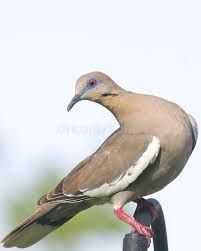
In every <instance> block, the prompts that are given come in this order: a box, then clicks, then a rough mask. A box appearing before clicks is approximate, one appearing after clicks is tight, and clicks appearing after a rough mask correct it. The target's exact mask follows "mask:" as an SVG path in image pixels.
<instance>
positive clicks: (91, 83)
mask: <svg viewBox="0 0 201 251" xmlns="http://www.w3.org/2000/svg"><path fill="white" fill-rule="evenodd" d="M88 85H89V86H90V87H95V86H96V80H95V79H90V80H89V83H88Z"/></svg>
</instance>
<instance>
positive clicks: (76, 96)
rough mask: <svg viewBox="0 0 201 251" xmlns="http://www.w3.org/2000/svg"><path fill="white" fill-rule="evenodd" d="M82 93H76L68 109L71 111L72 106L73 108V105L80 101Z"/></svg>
mask: <svg viewBox="0 0 201 251" xmlns="http://www.w3.org/2000/svg"><path fill="white" fill-rule="evenodd" d="M80 97H81V95H80V94H76V95H75V96H74V97H73V99H72V100H71V102H70V104H69V105H68V107H67V111H68V112H69V111H70V110H71V108H73V106H74V105H75V104H76V103H77V102H79V101H80Z"/></svg>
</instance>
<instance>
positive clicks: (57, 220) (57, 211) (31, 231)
mask: <svg viewBox="0 0 201 251" xmlns="http://www.w3.org/2000/svg"><path fill="white" fill-rule="evenodd" d="M89 207H90V205H89V204H88V203H87V202H82V203H62V204H57V205H53V204H45V205H43V206H41V207H39V209H38V210H37V211H36V212H35V213H34V214H33V215H31V216H30V217H29V218H28V219H26V220H25V221H24V222H22V223H21V224H20V225H18V226H17V227H16V228H15V229H14V230H13V231H11V232H10V233H9V234H8V235H7V236H6V237H5V238H4V239H3V240H2V241H1V242H2V243H3V246H4V247H6V248H10V247H18V248H26V247H29V246H31V245H33V244H34V243H36V242H38V241H40V240H41V239H42V238H44V237H45V236H46V235H48V234H49V233H51V232H52V231H54V230H55V229H57V228H58V227H60V226H61V225H63V224H64V223H65V222H67V221H68V220H70V219H71V218H72V217H73V216H75V215H76V214H78V213H79V212H80V211H82V210H85V209H87V208H89Z"/></svg>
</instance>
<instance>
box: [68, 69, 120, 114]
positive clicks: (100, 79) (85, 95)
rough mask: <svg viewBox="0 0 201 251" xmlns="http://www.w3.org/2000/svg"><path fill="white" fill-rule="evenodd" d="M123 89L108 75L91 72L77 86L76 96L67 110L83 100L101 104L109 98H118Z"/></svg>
mask: <svg viewBox="0 0 201 251" xmlns="http://www.w3.org/2000/svg"><path fill="white" fill-rule="evenodd" d="M121 90H122V89H121V88H120V87H119V86H118V85H117V84H116V83H115V82H114V81H113V80H112V79H111V78H110V77H108V76H107V75H106V74H104V73H102V72H90V73H87V74H85V75H82V76H81V77H80V78H79V79H78V80H77V81H76V85H75V96H74V97H73V99H72V100H71V102H70V104H69V105H68V108H67V110H68V111H70V110H71V108H72V107H73V106H74V105H75V104H76V103H77V102H79V101H81V100H90V101H94V102H98V103H101V101H102V100H103V99H105V98H107V97H111V96H117V95H118V94H119V93H120V91H121Z"/></svg>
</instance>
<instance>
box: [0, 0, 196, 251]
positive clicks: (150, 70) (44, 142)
mask: <svg viewBox="0 0 201 251" xmlns="http://www.w3.org/2000/svg"><path fill="white" fill-rule="evenodd" d="M200 13H201V2H200V1H195V0H191V1H190V0H189V1H185V0H180V1H179V0H174V1H173V0H169V1H161V0H160V1H159V0H158V1H155V0H141V1H139V0H138V1H136V0H130V1H129V0H124V1H119V0H110V1H106V0H101V1H97V0H91V1H90V0H84V1H82V0H77V1H76V0H75V1H67V0H66V1H60V0H58V1H50V0H48V1H45V0H40V1H38V0H34V1H25V0H24V1H21V0H18V1H11V0H0V146H3V149H4V151H3V152H2V153H1V152H0V169H1V182H0V190H1V194H2V198H4V201H6V200H5V195H6V196H7V197H8V198H9V194H11V193H15V192H17V190H18V189H19V188H22V187H23V188H24V189H26V188H28V186H29V182H31V180H32V175H34V174H36V173H39V172H40V171H41V170H40V169H39V168H38V169H37V168H35V169H33V168H32V167H34V166H37V164H38V162H40V161H41V162H42V161H46V160H48V161H49V162H50V163H60V164H61V166H64V167H65V169H64V170H62V172H63V174H64V175H65V174H66V173H67V172H68V171H69V170H70V169H71V168H72V167H73V166H74V165H75V164H76V163H78V162H79V161H80V160H81V159H82V158H84V157H85V156H87V155H88V154H90V153H92V152H93V151H94V150H95V149H96V148H97V147H98V146H99V145H100V144H101V143H102V142H103V141H104V140H105V138H106V137H107V136H108V135H109V134H110V133H111V132H112V131H113V130H114V128H116V127H117V123H116V121H115V119H114V118H113V117H112V115H111V114H110V113H109V112H108V111H107V110H106V109H104V108H103V107H101V106H99V105H97V104H94V103H90V102H80V103H79V104H77V105H76V107H75V108H74V109H73V110H72V111H71V112H70V113H67V112H66V106H67V104H68V102H69V101H70V99H71V98H72V96H73V94H74V83H75V80H76V79H77V78H78V77H79V76H80V75H81V74H83V73H86V72H89V71H93V70H101V71H103V72H105V73H107V74H108V75H110V76H111V77H112V78H113V79H114V80H115V81H116V82H117V83H119V84H120V85H121V86H122V87H123V88H125V89H128V90H131V91H133V92H135V91H136V92H142V93H148V94H154V95H158V96H162V97H164V98H167V99H169V100H172V101H174V102H176V103H178V104H179V105H181V106H182V107H183V108H184V109H185V110H186V111H188V112H189V113H191V114H192V115H193V116H194V117H195V118H196V120H197V122H198V125H200V124H201V115H200V110H201V108H200V106H201V101H200V84H201V15H200ZM200 147H201V146H200V141H198V144H197V147H196V149H195V151H194V153H193V155H192V156H191V158H190V160H189V162H188V163H187V165H186V168H185V169H184V171H183V172H182V174H181V175H180V176H179V177H178V178H177V179H176V180H175V181H174V182H173V183H171V184H170V185H169V186H168V187H167V188H165V189H164V190H163V191H161V192H159V193H157V194H155V195H153V197H155V198H157V199H159V200H160V202H161V203H162V205H163V209H164V212H165V216H166V221H167V230H168V237H169V247H170V250H171V251H178V250H182V251H189V250H199V249H200V236H201V228H200V225H201V220H200V218H199V212H200V211H201V199H200V190H201V183H200V176H201V167H200V162H199V157H200ZM66 163H67V164H68V165H66ZM69 163H70V165H69ZM60 171H61V170H60ZM61 178H62V177H61ZM25 179H26V180H25ZM8 201H9V200H8ZM111 213H112V211H111ZM1 218H2V219H0V220H1V226H0V236H1V237H2V236H3V235H5V233H7V231H8V229H10V226H7V225H6V221H7V220H6V219H4V213H3V211H2V212H1ZM2 222H4V225H3V223H2ZM124 234H125V233H122V235H118V236H114V235H113V236H112V237H110V238H109V237H106V236H105V235H104V236H103V235H101V234H99V235H97V236H96V237H95V241H94V242H93V243H92V244H91V249H89V245H88V241H89V236H88V237H86V238H82V239H81V240H80V241H79V245H80V247H79V245H78V244H75V247H74V250H76V251H77V250H86V251H87V250H98V249H97V247H100V249H99V250H103V249H102V248H103V247H102V246H101V243H103V241H105V240H106V238H107V245H105V246H104V250H105V251H107V250H108V251H109V250H116V251H120V250H122V239H123V236H124ZM78 239H79V236H78ZM90 241H91V240H90ZM81 247H82V248H81ZM0 250H4V249H3V248H1V247H0ZM13 250H15V249H13ZM29 250H40V249H39V246H38V245H35V246H34V248H30V249H29ZM72 250H73V249H72ZM150 250H151V249H150Z"/></svg>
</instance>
